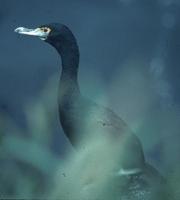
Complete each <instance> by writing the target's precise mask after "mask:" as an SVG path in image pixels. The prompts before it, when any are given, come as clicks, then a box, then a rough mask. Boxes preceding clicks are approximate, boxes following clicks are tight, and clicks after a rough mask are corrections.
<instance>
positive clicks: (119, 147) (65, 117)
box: [16, 23, 146, 173]
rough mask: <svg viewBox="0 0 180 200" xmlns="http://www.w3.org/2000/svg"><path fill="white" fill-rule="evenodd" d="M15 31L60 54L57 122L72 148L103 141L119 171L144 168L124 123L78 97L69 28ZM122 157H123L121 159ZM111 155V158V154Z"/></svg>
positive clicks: (75, 47)
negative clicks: (42, 42)
mask: <svg viewBox="0 0 180 200" xmlns="http://www.w3.org/2000/svg"><path fill="white" fill-rule="evenodd" d="M16 32H18V33H21V34H26V35H33V36H38V37H39V38H40V39H42V40H45V42H47V43H49V44H51V45H52V46H53V47H54V48H55V49H56V50H57V52H58V53H59V55H60V57H61V61H62V71H61V76H60V84H59V90H58V104H59V116H60V122H61V125H62V127H63V130H64V132H65V134H66V136H67V137H68V138H69V141H70V142H71V143H72V145H73V146H74V147H75V148H76V149H78V148H79V147H83V148H85V147H86V145H87V144H88V145H91V141H93V142H95V141H97V140H99V141H102V140H103V141H105V144H106V145H107V146H108V145H112V147H113V148H114V150H115V151H116V152H118V153H119V161H118V162H119V163H120V164H119V165H120V166H119V169H118V171H119V172H120V171H123V173H124V169H127V170H129V171H130V172H131V173H132V172H135V173H136V172H139V171H141V170H143V168H144V167H145V165H146V163H145V159H144V153H143V149H142V145H141V143H140V141H139V139H138V138H137V136H136V135H135V134H134V133H132V131H131V130H130V128H129V127H128V126H127V124H126V123H125V122H124V121H123V120H122V119H121V118H120V117H119V116H117V115H116V114H115V113H114V112H113V111H111V110H110V109H108V108H105V107H103V106H99V105H98V104H96V103H94V102H93V101H91V100H89V99H86V98H85V97H83V96H82V95H81V92H80V88H79V84H78V67H79V48H78V45H77V42H76V39H75V37H74V35H73V33H72V32H71V31H70V30H69V28H68V27H66V26H65V25H62V24H58V23H52V24H47V25H43V26H41V27H40V28H37V29H26V28H23V27H19V28H17V29H16ZM122 155H123V156H122ZM112 156H113V155H112Z"/></svg>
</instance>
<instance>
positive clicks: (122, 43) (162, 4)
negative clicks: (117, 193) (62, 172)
mask: <svg viewBox="0 0 180 200" xmlns="http://www.w3.org/2000/svg"><path fill="white" fill-rule="evenodd" d="M49 22H60V23H63V24H66V25H67V26H69V27H70V29H71V30H72V31H73V33H74V34H75V36H76V38H77V40H78V44H79V47H80V53H81V61H80V68H79V69H80V71H79V82H80V86H81V90H82V93H83V94H84V95H85V96H87V97H89V98H91V99H93V100H94V101H96V102H98V103H100V104H103V105H106V106H108V107H110V108H112V109H113V110H114V111H115V112H116V113H117V114H118V115H119V116H121V117H122V118H123V119H124V120H125V121H126V122H127V123H128V124H129V126H130V127H131V128H132V130H133V131H134V132H135V133H136V134H137V135H138V137H139V138H140V140H141V141H142V144H143V148H144V151H145V155H146V158H147V160H148V161H149V162H150V163H151V164H152V165H153V166H155V167H156V168H157V169H158V170H159V171H160V172H161V173H162V174H164V175H167V174H169V173H171V172H172V173H173V171H174V170H175V169H176V168H178V167H179V165H180V159H179V152H180V132H179V130H180V93H179V90H180V81H179V77H180V69H179V63H180V38H179V36H180V2H179V1H178V0H154V1H149V0H111V1H109V0H99V1H95V0H86V1H83V0H76V1H73V0H53V1H52V0H43V1H42V0H39V1H35V0H31V1H25V0H18V1H17V0H16V1H15V0H14V1H10V0H0V149H1V151H0V191H1V192H0V193H1V196H11V197H12V196H15V197H16V196H18V197H19V196H20V197H26V196H28V197H32V196H33V195H40V194H45V191H46V192H47V191H48V190H47V188H50V185H51V177H52V176H53V173H54V172H55V171H56V170H57V167H58V165H59V163H61V161H63V160H64V159H66V154H67V152H69V151H71V152H73V151H74V150H73V148H72V147H71V144H70V143H69V142H68V140H67V138H66V137H65V136H64V133H63V131H62V128H61V125H60V123H59V121H58V113H57V102H56V99H57V90H58V81H59V75H60V71H61V60H60V58H59V56H58V54H57V53H56V51H55V50H54V49H53V48H52V47H50V46H49V45H47V44H45V43H43V42H42V41H40V40H39V39H37V38H31V37H22V36H20V35H18V34H15V33H14V29H15V28H16V27H19V26H25V27H29V28H31V27H32V28H33V27H38V26H39V25H43V24H46V23H49Z"/></svg>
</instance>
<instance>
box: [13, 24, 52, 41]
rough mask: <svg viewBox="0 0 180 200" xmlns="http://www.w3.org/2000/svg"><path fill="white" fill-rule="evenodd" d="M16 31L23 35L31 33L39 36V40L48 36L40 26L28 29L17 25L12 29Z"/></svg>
mask: <svg viewBox="0 0 180 200" xmlns="http://www.w3.org/2000/svg"><path fill="white" fill-rule="evenodd" d="M14 31H15V32H16V33H19V34H23V35H31V36H36V37H39V38H40V39H41V40H46V39H47V37H48V34H49V33H48V32H44V31H43V30H41V29H40V28H36V29H29V28H24V27H18V28H16V29H15V30H14Z"/></svg>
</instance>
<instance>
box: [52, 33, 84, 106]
mask: <svg viewBox="0 0 180 200" xmlns="http://www.w3.org/2000/svg"><path fill="white" fill-rule="evenodd" d="M55 48H56V50H57V51H58V53H59V54H60V56H61V60H62V71H61V76H60V85H59V101H63V102H64V101H67V99H68V102H69V101H70V100H71V99H73V98H75V97H77V96H79V95H80V90H79V85H78V66H79V49H78V46H77V43H76V40H75V38H74V36H73V35H71V37H70V38H68V39H65V38H62V39H59V41H57V42H56V45H55ZM59 103H61V102H59Z"/></svg>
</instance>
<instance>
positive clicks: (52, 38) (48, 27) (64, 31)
mask: <svg viewBox="0 0 180 200" xmlns="http://www.w3.org/2000/svg"><path fill="white" fill-rule="evenodd" d="M14 31H15V32H17V33H19V34H23V35H29V36H35V37H38V38H40V39H41V40H44V41H45V42H48V43H50V44H52V45H53V44H54V46H55V43H56V42H57V40H58V41H67V40H72V38H74V36H73V34H72V32H71V31H70V30H69V28H68V27H67V26H65V25H63V24H60V23H50V24H45V25H41V26H39V27H37V28H34V29H30V28H25V27H18V28H16V29H15V30H14Z"/></svg>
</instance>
